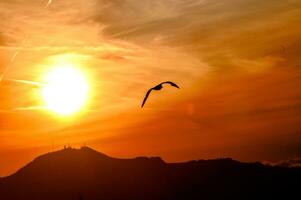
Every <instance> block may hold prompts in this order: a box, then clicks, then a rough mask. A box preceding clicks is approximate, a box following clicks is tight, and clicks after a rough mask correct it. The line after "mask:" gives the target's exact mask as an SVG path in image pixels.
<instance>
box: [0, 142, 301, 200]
mask: <svg viewBox="0 0 301 200" xmlns="http://www.w3.org/2000/svg"><path fill="white" fill-rule="evenodd" d="M300 178H301V168H287V167H280V166H277V167H274V166H268V165H264V164H262V163H259V162H255V163H243V162H239V161H236V160H233V159H231V158H223V159H213V160H193V161H188V162H183V163H166V162H165V161H163V160H162V159H161V158H160V157H136V158H128V159H123V158H113V157H110V156H108V155H106V154H103V153H100V152H97V151H95V150H94V149H91V148H89V147H82V148H81V149H73V148H65V149H63V150H59V151H55V152H50V153H47V154H44V155H41V156H39V157H37V158H35V159H34V160H33V161H31V162H30V163H29V164H27V165H26V166H24V167H23V168H21V169H20V170H18V171H17V172H16V173H15V174H12V175H10V176H8V177H3V178H2V179H0V199H7V200H10V199H12V200H21V199H22V200H23V199H24V200H25V199H36V200H38V199H45V200H48V199H49V200H50V199H57V200H60V199H62V200H69V199H70V200H71V199H79V196H81V198H82V197H84V199H91V200H94V199H95V200H96V199H152V200H154V199H199V198H201V199H242V198H243V199H254V198H259V197H262V196H265V197H274V196H275V197H280V196H283V197H285V196H286V198H287V195H295V194H297V191H298V184H295V182H297V181H298V180H300ZM16 191H17V192H16ZM217 191H218V192H217ZM246 194H248V196H245V195H246Z"/></svg>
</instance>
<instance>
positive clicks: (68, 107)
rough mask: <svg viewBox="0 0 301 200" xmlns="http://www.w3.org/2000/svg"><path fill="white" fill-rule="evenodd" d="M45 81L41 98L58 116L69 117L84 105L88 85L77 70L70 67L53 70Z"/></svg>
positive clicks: (82, 74) (81, 73) (83, 76)
mask: <svg viewBox="0 0 301 200" xmlns="http://www.w3.org/2000/svg"><path fill="white" fill-rule="evenodd" d="M45 79H46V85H45V86H44V88H43V89H42V96H43V98H44V101H45V104H46V107H47V108H48V109H49V110H51V111H53V112H55V113H57V114H60V115H71V114H74V113H75V112H78V111H79V110H80V109H81V108H82V107H83V106H84V104H85V103H86V101H87V98H88V92H89V84H88V81H87V79H86V77H85V75H84V73H83V72H81V71H80V70H79V69H77V68H75V67H72V66H62V67H59V68H55V69H53V70H52V71H50V72H49V73H48V74H47V75H46V78H45Z"/></svg>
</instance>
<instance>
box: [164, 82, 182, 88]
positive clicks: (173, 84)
mask: <svg viewBox="0 0 301 200" xmlns="http://www.w3.org/2000/svg"><path fill="white" fill-rule="evenodd" d="M165 83H167V84H170V85H171V86H173V87H176V88H178V89H180V87H179V86H178V85H177V84H175V83H174V82H171V81H165V82H163V83H161V84H165Z"/></svg>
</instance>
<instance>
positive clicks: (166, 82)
mask: <svg viewBox="0 0 301 200" xmlns="http://www.w3.org/2000/svg"><path fill="white" fill-rule="evenodd" d="M163 84H170V85H171V86H173V87H176V88H178V89H180V87H179V86H178V85H177V84H175V83H173V82H171V81H165V82H162V83H160V84H159V85H157V86H155V87H153V88H151V89H149V90H148V91H147V93H146V95H145V97H144V99H143V102H142V105H141V108H143V106H144V104H145V103H146V100H147V99H148V96H149V95H150V93H151V91H153V90H161V89H162V88H163Z"/></svg>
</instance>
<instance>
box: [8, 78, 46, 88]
mask: <svg viewBox="0 0 301 200" xmlns="http://www.w3.org/2000/svg"><path fill="white" fill-rule="evenodd" d="M3 83H4V84H5V83H7V84H22V85H23V84H25V85H30V86H34V87H37V88H40V87H43V86H45V84H46V83H42V82H36V81H29V80H20V79H3Z"/></svg>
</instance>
